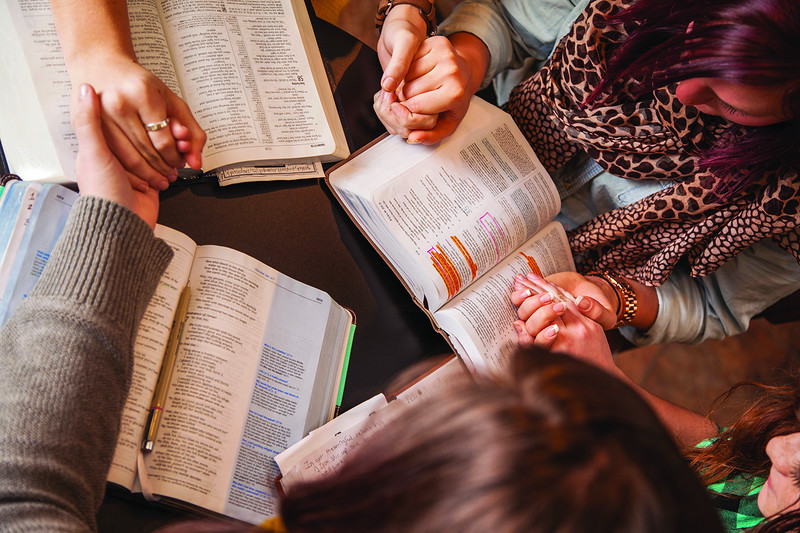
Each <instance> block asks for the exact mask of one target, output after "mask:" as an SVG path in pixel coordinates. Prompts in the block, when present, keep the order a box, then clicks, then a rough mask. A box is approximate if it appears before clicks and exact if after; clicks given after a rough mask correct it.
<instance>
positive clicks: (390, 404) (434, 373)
mask: <svg viewBox="0 0 800 533" xmlns="http://www.w3.org/2000/svg"><path fill="white" fill-rule="evenodd" d="M464 379H469V374H468V373H467V371H466V369H465V368H464V366H463V365H462V364H461V362H460V361H459V360H458V359H457V358H456V357H454V356H452V355H451V356H450V357H449V358H447V359H445V360H443V361H442V362H441V363H439V364H438V365H436V366H435V367H433V368H432V369H430V370H429V371H427V372H425V373H424V374H422V375H421V376H419V377H417V378H416V379H414V380H413V381H412V382H411V383H409V384H408V385H406V386H404V387H402V388H401V389H400V390H398V391H394V392H392V393H389V394H387V395H384V394H378V395H377V396H374V397H373V398H370V399H369V400H367V401H365V402H362V403H361V404H359V405H357V406H355V407H353V408H352V409H350V410H349V411H347V412H346V413H343V414H341V415H339V416H337V417H336V418H335V419H333V420H331V421H330V422H328V423H327V424H325V425H324V426H322V427H320V428H317V429H315V430H314V431H312V432H311V433H309V434H308V435H307V436H306V437H305V438H303V440H301V441H300V442H298V443H296V444H294V445H292V446H291V447H290V448H289V449H287V450H286V451H284V452H281V453H280V454H279V455H278V456H277V457H276V458H275V462H277V463H278V467H279V468H280V471H281V477H280V478H279V482H280V484H281V487H282V488H283V490H285V491H286V492H289V491H291V490H292V486H293V485H296V484H297V483H302V482H305V481H313V480H315V479H320V478H325V477H328V476H332V475H335V473H336V471H337V470H339V469H340V468H341V467H342V465H343V464H344V463H345V461H346V460H347V459H348V458H349V457H350V456H351V455H353V454H354V453H356V451H357V450H358V449H359V448H361V446H363V445H364V443H365V442H367V441H368V440H369V439H370V437H372V436H373V435H374V434H375V433H376V432H377V431H379V430H380V429H381V428H383V427H385V426H386V425H387V424H390V423H392V421H393V420H394V419H395V418H397V416H399V415H400V414H402V413H403V412H405V411H406V410H407V409H408V408H409V407H410V406H412V405H425V404H428V403H431V402H434V401H436V398H437V396H438V395H439V393H440V392H441V391H442V390H445V389H447V388H448V387H451V386H452V385H453V384H454V383H457V382H459V381H461V380H464Z"/></svg>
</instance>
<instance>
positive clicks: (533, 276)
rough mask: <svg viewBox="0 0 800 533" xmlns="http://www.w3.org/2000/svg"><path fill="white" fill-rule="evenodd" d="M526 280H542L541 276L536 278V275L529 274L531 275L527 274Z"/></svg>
mask: <svg viewBox="0 0 800 533" xmlns="http://www.w3.org/2000/svg"><path fill="white" fill-rule="evenodd" d="M528 279H529V280H531V281H536V280H538V279H542V277H541V276H537V275H536V274H534V273H533V272H531V273H529V274H528Z"/></svg>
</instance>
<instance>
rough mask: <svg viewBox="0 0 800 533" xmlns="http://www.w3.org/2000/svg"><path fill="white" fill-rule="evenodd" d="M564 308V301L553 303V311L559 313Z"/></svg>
mask: <svg viewBox="0 0 800 533" xmlns="http://www.w3.org/2000/svg"><path fill="white" fill-rule="evenodd" d="M566 308H567V306H566V305H564V302H558V303H555V304H553V311H555V312H556V313H560V312H562V311H563V310H564V309H566Z"/></svg>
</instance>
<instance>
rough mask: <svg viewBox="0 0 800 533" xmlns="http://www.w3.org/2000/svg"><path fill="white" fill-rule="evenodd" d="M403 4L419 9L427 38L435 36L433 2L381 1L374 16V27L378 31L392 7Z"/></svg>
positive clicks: (427, 0)
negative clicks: (425, 25) (425, 27)
mask: <svg viewBox="0 0 800 533" xmlns="http://www.w3.org/2000/svg"><path fill="white" fill-rule="evenodd" d="M403 4H406V5H410V6H414V7H416V8H417V9H419V13H420V15H422V18H424V19H425V22H426V23H427V24H428V37H430V36H432V35H435V34H436V8H435V7H434V5H433V0H381V1H380V3H379V4H378V12H377V13H376V14H375V27H376V28H378V30H379V31H380V29H381V28H383V22H384V21H385V20H386V15H388V14H389V11H391V10H392V8H393V7H394V6H399V5H403Z"/></svg>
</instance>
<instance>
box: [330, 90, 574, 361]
mask: <svg viewBox="0 0 800 533" xmlns="http://www.w3.org/2000/svg"><path fill="white" fill-rule="evenodd" d="M326 181H327V183H328V185H329V187H330V188H331V190H332V191H333V192H334V194H335V196H336V198H337V199H338V200H339V202H340V203H341V204H342V206H343V207H344V209H345V211H346V212H347V213H348V215H350V217H351V218H352V220H353V222H354V223H355V224H356V226H358V228H359V229H360V230H361V231H362V233H364V235H365V236H366V237H367V239H369V241H370V242H371V243H372V245H373V246H374V247H375V248H376V249H377V251H378V252H379V253H380V254H381V256H382V257H383V258H384V260H385V261H386V262H387V263H388V264H389V266H390V267H391V268H392V269H393V270H394V272H395V273H396V274H397V276H398V277H399V278H400V280H401V281H402V282H403V284H404V285H405V286H406V288H407V289H408V291H409V292H410V293H411V295H412V297H413V298H414V301H415V302H416V303H417V304H418V305H419V306H420V307H421V308H422V309H423V310H424V311H425V312H426V313H427V314H428V316H429V317H430V319H431V321H432V322H433V325H434V327H435V328H437V330H439V331H440V332H443V333H444V334H445V337H446V338H447V339H448V340H449V342H450V344H451V345H452V346H453V348H454V350H455V351H456V353H458V354H459V355H461V356H462V357H463V359H464V362H465V363H466V364H467V366H468V367H470V369H471V370H472V371H476V372H488V373H491V372H493V371H495V370H497V369H499V368H501V367H503V366H504V365H505V363H506V361H507V359H508V355H509V354H510V353H511V352H512V351H513V350H514V349H515V348H516V346H517V333H516V331H515V330H514V327H513V325H512V324H513V322H514V320H516V318H517V316H516V310H515V309H514V307H513V306H512V305H511V301H510V295H511V291H512V290H513V286H514V276H515V275H516V274H518V273H521V274H526V273H528V272H534V273H537V274H539V275H543V276H546V275H548V274H552V273H555V272H563V271H570V270H575V265H574V262H573V259H572V254H571V252H570V248H569V245H568V243H567V238H566V233H565V231H564V229H563V227H562V226H561V224H559V223H558V222H555V221H553V220H552V219H553V218H554V217H555V216H556V214H558V212H559V210H560V207H561V202H560V200H559V197H558V193H557V191H556V187H555V185H554V184H553V181H552V179H551V178H550V176H549V175H548V173H547V172H546V170H545V169H544V167H543V166H542V165H541V163H540V162H539V159H538V158H537V157H536V154H534V152H533V150H532V149H531V147H530V145H529V144H528V142H527V141H526V140H525V137H524V136H523V135H522V133H521V132H520V131H519V128H517V126H516V124H514V121H513V120H512V119H511V117H510V116H509V115H508V114H507V113H505V112H504V111H502V110H500V109H498V108H497V107H495V106H493V105H491V104H488V103H486V102H484V101H483V100H481V99H479V98H473V100H472V102H471V104H470V108H469V111H468V113H467V115H466V117H465V118H464V120H463V121H462V122H461V124H460V125H459V127H458V129H457V130H456V132H455V133H454V134H453V135H452V136H450V137H448V138H447V139H445V140H444V141H442V142H441V143H439V144H437V145H435V146H422V145H412V144H409V143H407V142H406V141H405V140H404V139H402V138H401V137H399V136H384V137H381V138H379V139H378V140H376V141H375V142H373V143H372V144H370V145H368V146H366V147H365V148H363V149H362V150H359V151H358V152H356V153H355V154H353V155H352V156H351V157H350V158H349V159H347V160H346V161H344V162H342V163H339V164H338V165H336V166H335V167H333V168H332V169H331V170H329V172H328V174H327V178H326Z"/></svg>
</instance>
